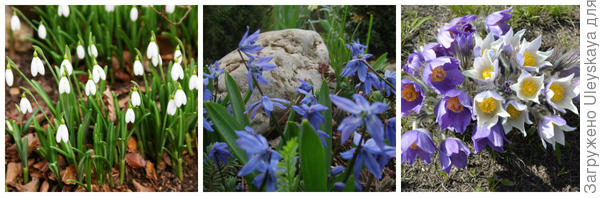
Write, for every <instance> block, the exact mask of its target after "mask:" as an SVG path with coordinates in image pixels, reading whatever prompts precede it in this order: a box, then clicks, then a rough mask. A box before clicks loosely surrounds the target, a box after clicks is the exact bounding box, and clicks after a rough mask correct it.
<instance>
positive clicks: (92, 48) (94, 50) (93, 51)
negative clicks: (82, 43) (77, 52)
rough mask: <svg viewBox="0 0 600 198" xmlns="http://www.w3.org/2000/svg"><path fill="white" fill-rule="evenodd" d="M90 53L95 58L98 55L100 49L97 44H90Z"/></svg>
mask: <svg viewBox="0 0 600 198" xmlns="http://www.w3.org/2000/svg"><path fill="white" fill-rule="evenodd" d="M88 54H89V55H90V56H91V57H94V58H96V57H98V49H97V48H96V45H94V44H92V45H90V46H88Z"/></svg>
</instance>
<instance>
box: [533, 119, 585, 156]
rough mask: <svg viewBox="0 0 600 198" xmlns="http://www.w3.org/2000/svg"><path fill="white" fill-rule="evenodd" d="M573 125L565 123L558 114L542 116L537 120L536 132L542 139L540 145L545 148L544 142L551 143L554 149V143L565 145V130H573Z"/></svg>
mask: <svg viewBox="0 0 600 198" xmlns="http://www.w3.org/2000/svg"><path fill="white" fill-rule="evenodd" d="M575 129H576V128H575V127H570V126H569V125H567V121H565V119H563V118H561V117H560V116H555V115H549V116H544V118H542V120H541V121H540V122H538V134H539V136H540V139H541V140H542V145H544V148H546V142H548V143H550V144H552V148H553V149H555V150H556V146H555V144H556V143H559V144H562V145H565V133H564V132H565V131H573V130H575Z"/></svg>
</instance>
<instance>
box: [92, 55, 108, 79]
mask: <svg viewBox="0 0 600 198" xmlns="http://www.w3.org/2000/svg"><path fill="white" fill-rule="evenodd" d="M94 64H95V65H94V67H92V79H94V82H96V83H98V82H99V81H100V79H102V80H106V73H105V72H104V69H102V67H100V66H99V65H98V63H97V62H96V60H94Z"/></svg>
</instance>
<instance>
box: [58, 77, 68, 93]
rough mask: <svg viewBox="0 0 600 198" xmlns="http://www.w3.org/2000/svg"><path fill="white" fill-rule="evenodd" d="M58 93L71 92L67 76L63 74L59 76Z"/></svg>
mask: <svg viewBox="0 0 600 198" xmlns="http://www.w3.org/2000/svg"><path fill="white" fill-rule="evenodd" d="M58 93H59V94H63V93H71V85H69V80H67V77H65V76H63V77H62V78H60V82H59V83H58Z"/></svg>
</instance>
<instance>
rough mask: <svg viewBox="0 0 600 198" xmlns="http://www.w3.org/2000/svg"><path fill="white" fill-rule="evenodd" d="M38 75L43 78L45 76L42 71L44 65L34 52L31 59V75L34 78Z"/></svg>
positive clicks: (44, 72)
mask: <svg viewBox="0 0 600 198" xmlns="http://www.w3.org/2000/svg"><path fill="white" fill-rule="evenodd" d="M38 74H40V75H42V76H43V75H45V74H46V70H45V69H44V63H43V62H42V59H40V57H38V54H37V51H34V52H33V59H31V75H32V76H33V77H35V76H37V75H38Z"/></svg>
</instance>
